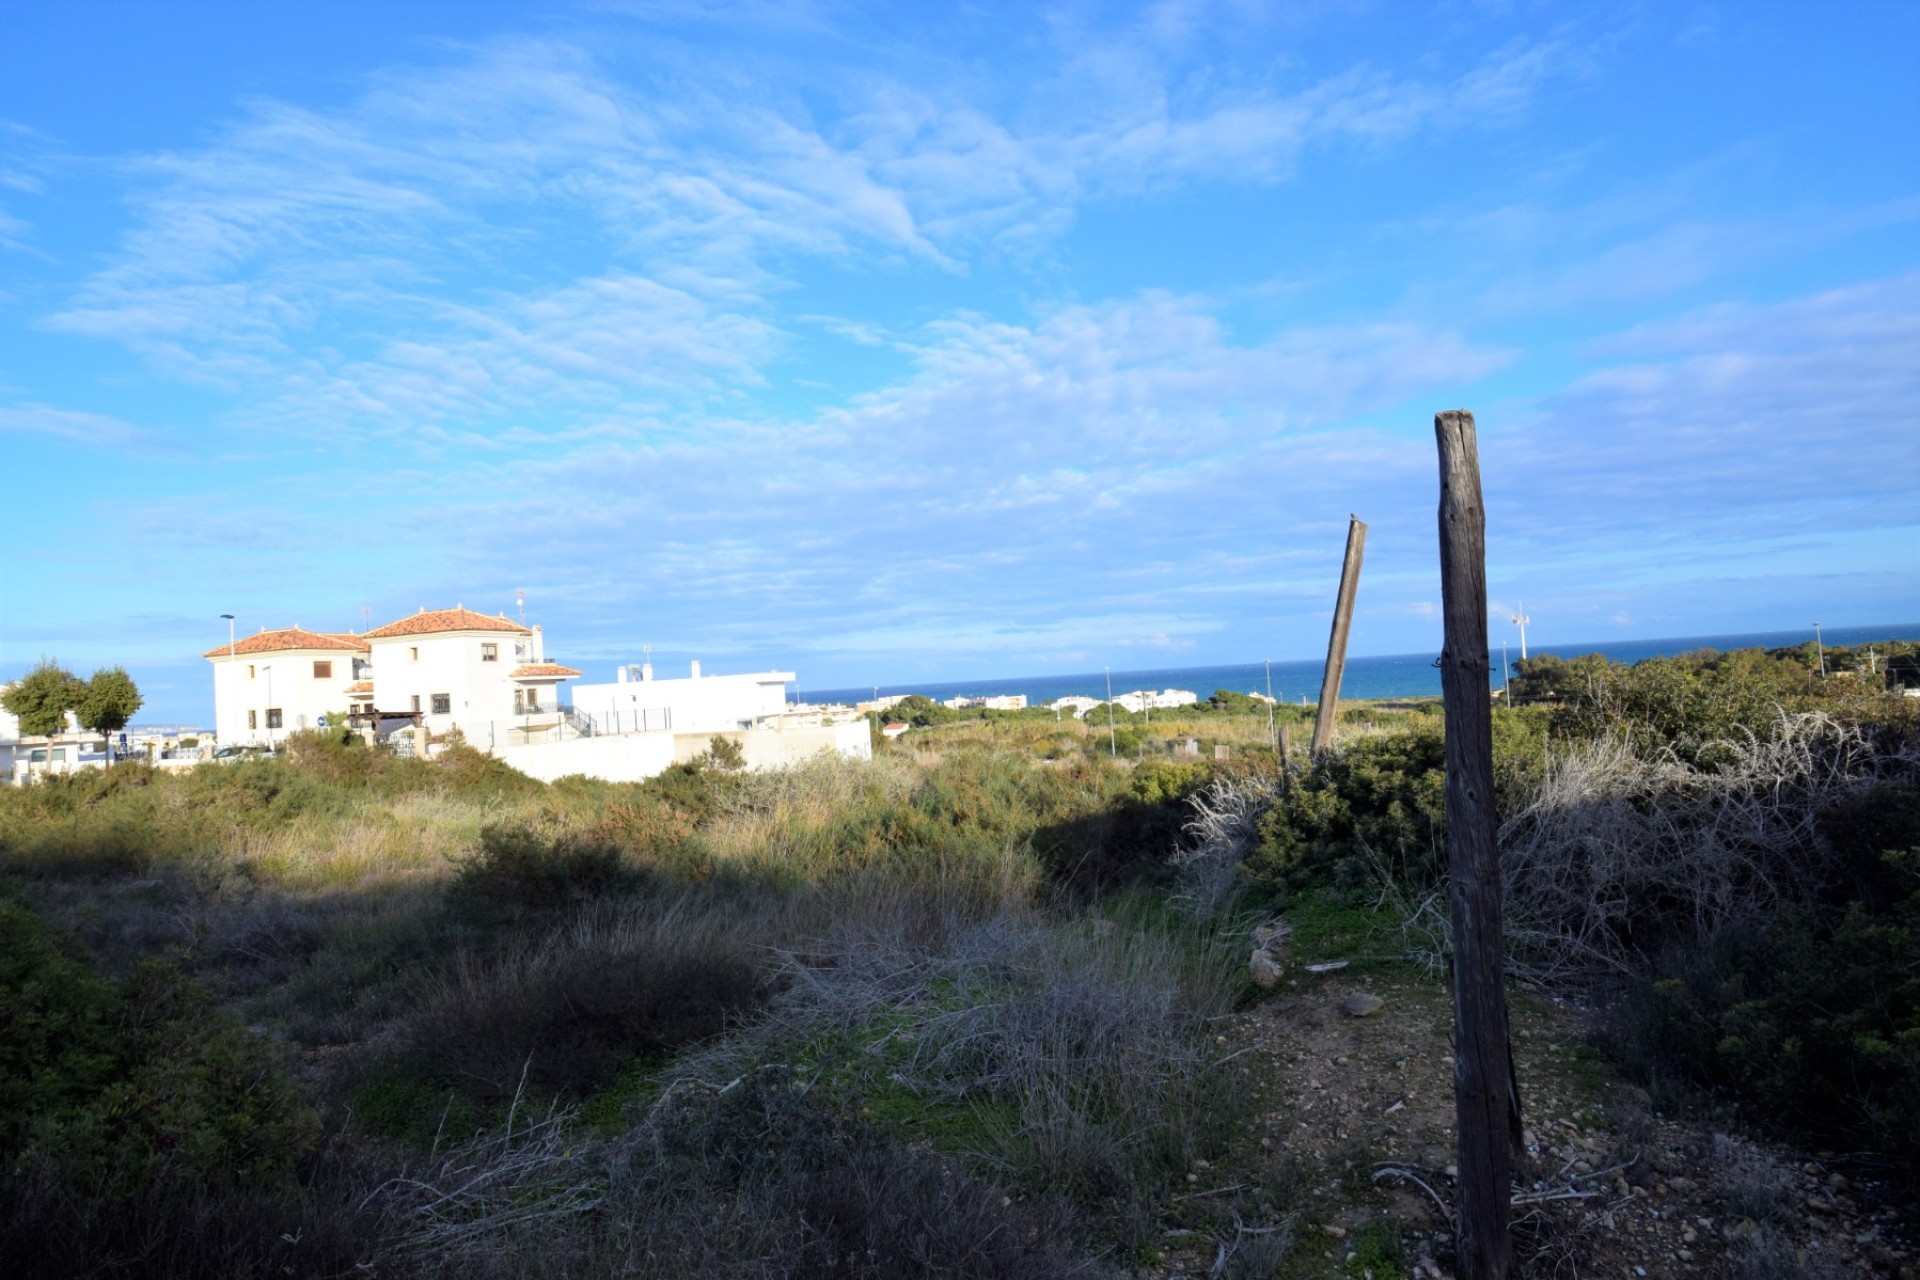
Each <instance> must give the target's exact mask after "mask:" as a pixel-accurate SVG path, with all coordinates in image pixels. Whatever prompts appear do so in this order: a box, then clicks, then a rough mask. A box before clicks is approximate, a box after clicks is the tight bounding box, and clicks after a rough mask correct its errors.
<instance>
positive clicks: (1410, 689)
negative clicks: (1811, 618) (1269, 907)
mask: <svg viewBox="0 0 1920 1280" xmlns="http://www.w3.org/2000/svg"><path fill="white" fill-rule="evenodd" d="M1822 636H1823V638H1824V639H1825V641H1826V643H1827V644H1829V645H1837V646H1842V647H1851V646H1854V645H1863V644H1873V643H1876V642H1881V641H1887V640H1920V623H1905V624H1899V625H1889V626H1872V627H1827V628H1825V629H1824V631H1823V632H1822ZM1811 639H1813V632H1812V631H1811V630H1799V631H1757V632H1753V633H1751V634H1747V635H1725V636H1679V637H1675V638H1673V639H1669V640H1614V641H1607V642H1605V643H1600V644H1545V645H1530V646H1528V650H1527V651H1528V653H1529V654H1541V653H1551V654H1556V655H1558V656H1560V657H1562V658H1573V657H1578V656H1579V655H1580V654H1583V653H1599V654H1604V655H1606V656H1607V657H1608V658H1611V659H1612V660H1613V661H1615V662H1628V663H1632V662H1639V661H1640V660H1641V659H1643V658H1664V657H1671V656H1672V655H1674V654H1677V653H1691V652H1693V651H1694V650H1696V649H1718V650H1721V651H1723V652H1724V651H1725V650H1728V649H1755V648H1759V649H1778V648H1784V647H1786V646H1789V645H1797V644H1805V643H1806V642H1807V641H1809V640H1811ZM1508 655H1509V657H1510V658H1513V659H1517V658H1519V656H1520V648H1519V646H1518V645H1510V646H1509V648H1508ZM1438 656H1439V655H1438V653H1437V652H1436V653H1401V654H1387V655H1384V656H1376V657H1365V658H1356V657H1349V658H1348V659H1347V674H1346V677H1345V679H1344V680H1342V681H1341V686H1340V696H1341V697H1343V698H1437V697H1439V696H1440V669H1439V668H1438V667H1436V666H1434V665H1433V664H1434V660H1435V659H1436V658H1437V657H1438ZM1492 656H1493V681H1492V687H1493V688H1496V689H1497V688H1499V687H1500V686H1501V685H1502V684H1503V683H1504V680H1503V679H1502V677H1501V672H1500V649H1499V646H1498V645H1496V646H1495V647H1494V649H1493V654H1492ZM1325 665H1326V664H1325V660H1324V659H1321V658H1315V659H1311V660H1309V661H1305V662H1276V663H1274V664H1273V667H1272V679H1273V696H1274V697H1276V698H1278V699H1280V700H1281V701H1283V702H1301V701H1306V702H1311V701H1313V700H1314V699H1315V698H1317V697H1319V696H1320V676H1321V673H1322V671H1323V670H1324V668H1325ZM1267 676H1268V670H1267V668H1266V667H1265V666H1263V665H1262V664H1261V663H1258V662H1242V663H1238V664H1235V665H1231V666H1223V667H1160V668H1152V669H1148V670H1140V671H1116V672H1114V673H1113V692H1114V693H1115V694H1122V693H1126V692H1128V691H1130V690H1134V689H1191V690H1192V691H1193V692H1195V693H1197V694H1199V695H1200V696H1201V697H1203V698H1205V697H1208V696H1209V695H1211V694H1212V693H1213V691H1214V690H1216V689H1231V690H1233V691H1234V692H1236V693H1265V692H1266V691H1267ZM879 691H880V693H881V694H882V695H883V696H885V695H888V694H904V693H919V694H924V695H926V696H927V697H929V698H932V699H934V700H935V701H940V700H943V699H946V698H953V697H960V696H966V697H987V696H992V695H996V694H1009V693H1024V694H1026V695H1027V701H1028V703H1029V704H1038V703H1044V702H1052V701H1053V700H1054V699H1056V698H1064V697H1066V696H1067V695H1069V694H1081V695H1084V696H1086V697H1090V698H1102V699H1104V698H1105V697H1106V696H1107V676H1106V673H1104V672H1100V671H1090V672H1087V673H1085V674H1081V675H1064V676H1061V675H1052V676H1008V677H1005V678H1001V679H981V680H962V681H954V682H951V683H945V684H939V683H934V684H929V683H924V682H923V683H920V684H897V685H889V684H883V685H881V686H879ZM873 693H874V687H873V686H872V685H863V686H861V687H859V688H853V689H808V690H804V691H799V692H795V693H793V694H792V695H790V696H791V697H792V698H793V700H794V701H796V702H813V703H823V702H838V703H855V702H865V701H866V700H867V699H869V698H871V697H872V696H873Z"/></svg>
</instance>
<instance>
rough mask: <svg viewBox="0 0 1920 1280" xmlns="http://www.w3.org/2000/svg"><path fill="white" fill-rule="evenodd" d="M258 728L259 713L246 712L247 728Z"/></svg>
mask: <svg viewBox="0 0 1920 1280" xmlns="http://www.w3.org/2000/svg"><path fill="white" fill-rule="evenodd" d="M259 727H260V713H259V712H258V711H249V712H247V728H249V729H258V728H259Z"/></svg>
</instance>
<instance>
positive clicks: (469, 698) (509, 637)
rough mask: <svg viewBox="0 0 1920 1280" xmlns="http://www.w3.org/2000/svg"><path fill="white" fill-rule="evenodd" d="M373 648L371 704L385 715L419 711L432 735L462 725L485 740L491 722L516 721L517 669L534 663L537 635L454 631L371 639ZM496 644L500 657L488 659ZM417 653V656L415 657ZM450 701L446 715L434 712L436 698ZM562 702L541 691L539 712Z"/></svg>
mask: <svg viewBox="0 0 1920 1280" xmlns="http://www.w3.org/2000/svg"><path fill="white" fill-rule="evenodd" d="M369 643H370V644H371V645H372V647H373V691H374V697H373V704H374V708H375V709H376V710H379V711H386V712H407V711H411V710H413V700H414V699H415V698H416V697H417V698H419V699H420V711H421V714H422V715H423V716H424V717H425V720H426V725H427V728H428V730H429V731H431V732H433V733H437V734H439V733H445V732H447V730H449V729H452V728H454V727H456V726H458V727H459V728H460V729H461V730H462V731H464V732H465V733H466V735H467V736H468V737H469V738H473V737H475V736H476V734H478V735H480V736H484V734H485V727H484V726H486V725H487V724H489V723H492V722H494V721H508V720H513V719H514V718H515V717H514V711H513V690H514V681H513V669H514V668H515V667H517V666H519V665H520V664H521V663H523V662H535V661H538V658H537V657H535V656H532V655H536V654H537V653H538V652H539V646H538V643H537V636H535V637H529V636H525V635H515V634H513V633H512V632H506V631H485V632H479V631H454V632H441V633H438V634H432V635H419V636H393V637H391V638H385V639H376V640H372V641H369ZM487 645H493V646H494V652H495V653H496V655H497V656H496V657H495V659H494V660H493V661H491V662H489V661H487V660H486V658H485V652H486V650H485V646H487ZM416 654H417V655H418V656H417V657H416V656H415V655H416ZM437 693H443V694H446V695H447V698H448V710H447V712H446V713H445V714H444V715H435V714H434V712H433V695H435V694H437ZM557 701H558V698H557V696H556V695H555V693H554V692H553V691H552V690H551V689H550V688H548V689H542V691H541V698H540V702H541V709H542V711H543V712H550V711H552V710H553V704H554V703H556V702H557Z"/></svg>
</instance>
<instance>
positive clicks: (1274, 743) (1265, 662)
mask: <svg viewBox="0 0 1920 1280" xmlns="http://www.w3.org/2000/svg"><path fill="white" fill-rule="evenodd" d="M1260 665H1261V666H1263V667H1265V668H1266V669H1267V745H1268V746H1270V747H1272V748H1273V749H1274V750H1275V751H1278V750H1279V749H1280V739H1278V738H1276V737H1274V735H1273V659H1272V658H1262V659H1260Z"/></svg>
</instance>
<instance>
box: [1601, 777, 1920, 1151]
mask: <svg viewBox="0 0 1920 1280" xmlns="http://www.w3.org/2000/svg"><path fill="white" fill-rule="evenodd" d="M1823 819H1824V820H1823V822H1822V828H1823V834H1824V835H1825V836H1826V838H1827V839H1828V840H1830V841H1831V842H1832V843H1833V845H1834V849H1835V852H1836V854H1837V855H1838V862H1839V866H1840V868H1841V869H1840V871H1839V873H1838V874H1837V875H1836V877H1835V879H1834V882H1833V884H1832V885H1831V886H1830V889H1831V892H1829V893H1828V894H1827V895H1825V900H1824V901H1820V900H1816V901H1811V902H1804V903H1789V904H1787V905H1785V906H1783V907H1782V908H1781V909H1780V910H1779V911H1778V912H1777V913H1776V914H1775V915H1774V916H1773V918H1772V919H1771V920H1769V921H1767V922H1765V923H1764V924H1763V925H1760V926H1758V927H1755V928H1753V929H1750V930H1747V931H1744V932H1741V933H1739V934H1736V935H1734V936H1729V937H1721V938H1716V939H1706V940H1701V941H1700V942H1699V943H1697V944H1696V945H1694V946H1690V947H1688V946H1674V947H1670V948H1669V949H1668V951H1667V952H1666V953H1664V954H1663V955H1661V956H1660V957H1658V958H1657V959H1656V961H1655V962H1654V964H1653V966H1652V968H1651V969H1650V971H1649V973H1648V975H1647V977H1646V979H1645V982H1644V986H1643V989H1642V990H1641V991H1640V992H1639V993H1638V995H1637V996H1636V997H1634V998H1629V999H1626V1000H1622V1001H1620V1002H1619V1003H1618V1005H1617V1007H1616V1009H1615V1012H1614V1017H1613V1020H1612V1026H1611V1027H1610V1029H1609V1033H1608V1037H1607V1038H1608V1039H1609V1041H1610V1044H1611V1047H1612V1048H1613V1049H1615V1051H1616V1052H1617V1053H1618V1054H1619V1055H1620V1056H1621V1057H1622V1059H1623V1061H1624V1062H1625V1063H1626V1064H1627V1065H1628V1066H1629V1067H1630V1068H1633V1069H1635V1070H1637V1071H1638V1072H1639V1073H1640V1074H1642V1075H1643V1076H1645V1077H1648V1078H1649V1079H1657V1078H1658V1077H1659V1076H1660V1075H1661V1074H1663V1073H1664V1074H1668V1075H1673V1076H1677V1077H1679V1078H1683V1079H1686V1080H1689V1081H1691V1082H1692V1083H1694V1084H1695V1085H1698V1086H1703V1087H1705V1088H1708V1089H1711V1090H1714V1091H1716V1092H1718V1093H1721V1094H1723V1095H1724V1096H1726V1097H1728V1098H1730V1099H1731V1100H1732V1101H1733V1102H1735V1103H1736V1104H1737V1105H1739V1106H1740V1107H1741V1108H1743V1109H1744V1110H1746V1111H1747V1112H1748V1113H1750V1114H1752V1115H1754V1116H1755V1117H1757V1118H1763V1119H1765V1120H1767V1121H1769V1122H1770V1123H1773V1124H1776V1125H1780V1126H1782V1127H1784V1128H1786V1129H1788V1130H1790V1131H1793V1132H1796V1133H1798V1134H1800V1135H1802V1136H1804V1137H1806V1138H1808V1139H1810V1140H1813V1141H1816V1142H1819V1143H1822V1144H1828V1145H1845V1146H1850V1147H1856V1148H1864V1149H1868V1150H1874V1151H1879V1152H1882V1153H1885V1154H1887V1155H1889V1156H1891V1157H1892V1158H1893V1159H1894V1160H1895V1161H1896V1162H1897V1164H1898V1165H1899V1167H1900V1168H1901V1170H1902V1171H1903V1172H1904V1174H1905V1176H1906V1177H1907V1178H1908V1179H1909V1180H1910V1181H1911V1182H1912V1183H1913V1184H1914V1185H1920V791H1916V790H1915V789H1914V788H1912V787H1901V786H1893V785H1883V786H1880V787H1876V788H1874V789H1872V790H1870V791H1867V792H1864V793H1862V794H1861V795H1859V796H1857V797H1854V798H1853V799H1851V800H1848V801H1846V802H1843V803H1842V804H1841V805H1838V806H1836V807H1835V808H1834V809H1833V810H1830V811H1829V812H1828V813H1827V814H1826V815H1823Z"/></svg>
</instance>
